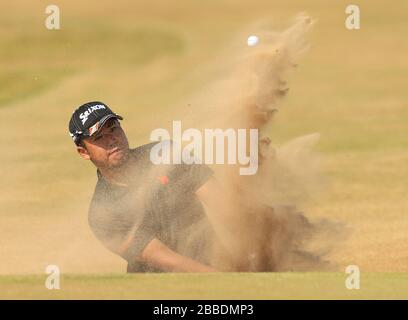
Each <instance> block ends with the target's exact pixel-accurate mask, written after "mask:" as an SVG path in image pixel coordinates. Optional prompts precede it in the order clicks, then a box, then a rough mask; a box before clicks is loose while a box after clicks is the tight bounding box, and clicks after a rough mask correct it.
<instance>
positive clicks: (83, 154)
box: [77, 146, 91, 160]
mask: <svg viewBox="0 0 408 320" xmlns="http://www.w3.org/2000/svg"><path fill="white" fill-rule="evenodd" d="M77 151H78V153H79V155H80V156H81V157H82V158H83V159H85V160H90V159H91V156H90V155H89V152H88V150H86V148H84V147H81V146H77Z"/></svg>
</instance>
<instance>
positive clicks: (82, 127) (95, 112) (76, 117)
mask: <svg viewBox="0 0 408 320" xmlns="http://www.w3.org/2000/svg"><path fill="white" fill-rule="evenodd" d="M111 118H116V119H119V120H123V118H122V117H121V116H120V115H118V114H116V113H114V112H113V111H112V110H111V109H110V108H109V107H108V106H107V105H106V104H104V103H103V102H100V101H92V102H88V103H85V104H83V105H81V106H80V107H78V108H77V109H76V110H75V111H74V112H73V113H72V116H71V120H70V121H69V134H70V136H71V138H72V140H74V142H75V144H76V145H78V144H79V143H80V142H81V140H82V139H83V138H86V137H90V136H92V135H94V134H95V133H97V132H98V131H99V130H100V129H101V128H102V127H103V125H104V124H105V122H106V121H108V120H109V119H111Z"/></svg>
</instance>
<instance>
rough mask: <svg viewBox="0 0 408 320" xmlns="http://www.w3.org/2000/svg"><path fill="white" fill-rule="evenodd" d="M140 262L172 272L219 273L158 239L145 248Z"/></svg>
mask: <svg viewBox="0 0 408 320" xmlns="http://www.w3.org/2000/svg"><path fill="white" fill-rule="evenodd" d="M139 260H141V261H143V262H145V263H148V264H151V265H153V266H155V267H159V268H160V269H163V270H165V271H170V272H217V271H218V270H216V269H215V268H212V267H210V266H206V265H204V264H201V263H199V262H197V261H195V260H193V259H190V258H188V257H185V256H182V255H180V254H178V253H177V252H174V251H173V250H171V249H170V248H169V247H167V246H166V245H165V244H164V243H163V242H161V241H160V240H158V239H153V240H152V241H150V242H149V244H148V245H147V246H146V247H145V248H144V250H143V252H142V254H141V257H140V258H139Z"/></svg>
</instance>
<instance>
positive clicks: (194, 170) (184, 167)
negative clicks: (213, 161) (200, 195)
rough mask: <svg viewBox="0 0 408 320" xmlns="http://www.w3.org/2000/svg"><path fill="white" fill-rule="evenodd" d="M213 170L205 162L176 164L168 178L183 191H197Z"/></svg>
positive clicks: (211, 174)
mask: <svg viewBox="0 0 408 320" xmlns="http://www.w3.org/2000/svg"><path fill="white" fill-rule="evenodd" d="M213 174H214V172H213V170H212V169H211V168H210V167H208V166H207V165H205V164H180V165H176V166H175V168H174V170H172V172H171V173H170V177H169V178H170V180H172V179H173V180H175V181H176V183H177V184H179V185H180V186H181V188H182V189H183V190H184V191H191V192H195V191H197V190H198V189H199V188H200V187H201V186H202V185H203V184H204V183H205V182H207V180H208V179H210V177H211V176H213Z"/></svg>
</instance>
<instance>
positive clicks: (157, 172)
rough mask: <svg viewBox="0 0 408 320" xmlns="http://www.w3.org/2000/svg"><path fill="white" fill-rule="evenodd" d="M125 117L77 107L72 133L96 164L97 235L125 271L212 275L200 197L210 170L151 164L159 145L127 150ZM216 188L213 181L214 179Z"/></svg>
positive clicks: (94, 106) (92, 219)
mask: <svg viewBox="0 0 408 320" xmlns="http://www.w3.org/2000/svg"><path fill="white" fill-rule="evenodd" d="M120 120H123V118H122V117H121V116H119V115H117V114H116V113H114V112H112V110H111V109H110V108H109V107H108V106H107V105H106V104H104V103H102V102H98V101H94V102H88V103H85V104H83V105H81V106H80V107H79V108H77V109H76V110H75V111H74V112H73V114H72V117H71V119H70V122H69V132H70V135H71V137H72V139H73V140H74V143H75V145H76V149H77V152H78V153H79V155H80V156H81V157H82V158H83V159H85V160H90V161H91V162H92V163H93V164H94V165H95V167H96V168H97V179H98V180H97V183H96V187H95V191H94V194H93V197H92V200H91V204H90V208H89V213H88V214H89V224H90V227H91V229H92V231H93V233H94V234H95V236H96V237H97V238H98V239H99V240H100V241H101V242H102V243H103V244H104V245H105V246H106V247H107V248H108V249H109V250H111V251H112V252H114V253H116V254H118V255H120V256H121V257H122V258H123V259H125V260H126V261H127V262H128V267H127V271H128V272H166V271H167V272H212V271H216V269H215V268H213V267H211V266H210V265H209V260H208V259H209V252H210V250H211V243H210V242H211V241H210V240H209V239H212V236H213V232H212V228H211V224H210V223H209V221H208V219H207V217H206V215H205V212H204V208H203V206H202V204H201V202H200V200H199V196H202V195H203V196H205V193H206V192H207V190H206V189H208V185H209V183H210V182H209V181H212V180H213V179H214V178H212V177H211V176H212V174H213V172H212V170H211V169H209V168H208V167H207V166H205V165H197V164H193V165H186V164H179V165H154V164H153V163H152V162H151V161H150V149H151V148H152V147H153V146H154V145H155V144H156V143H160V142H154V143H150V144H146V145H142V146H140V147H137V148H134V149H130V148H129V142H128V139H127V137H126V134H125V132H124V131H123V129H122V127H121V123H120ZM210 186H211V183H210Z"/></svg>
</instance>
